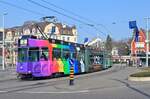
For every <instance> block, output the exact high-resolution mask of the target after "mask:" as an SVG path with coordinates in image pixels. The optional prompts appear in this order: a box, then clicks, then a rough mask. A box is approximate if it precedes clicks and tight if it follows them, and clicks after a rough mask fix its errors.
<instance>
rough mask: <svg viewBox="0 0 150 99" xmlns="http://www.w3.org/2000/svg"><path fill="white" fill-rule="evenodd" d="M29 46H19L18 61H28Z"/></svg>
mask: <svg viewBox="0 0 150 99" xmlns="http://www.w3.org/2000/svg"><path fill="white" fill-rule="evenodd" d="M27 50H28V49H27V48H18V62H26V61H27Z"/></svg>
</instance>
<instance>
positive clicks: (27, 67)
mask: <svg viewBox="0 0 150 99" xmlns="http://www.w3.org/2000/svg"><path fill="white" fill-rule="evenodd" d="M87 51H88V50H86V48H85V47H84V45H83V44H78V43H70V42H64V41H61V40H55V39H37V38H36V37H35V36H32V35H23V36H22V37H21V38H20V39H19V40H18V62H17V68H16V71H17V73H18V78H20V79H23V78H35V77H51V76H53V77H55V76H58V75H68V74H69V73H70V64H69V60H70V59H73V61H74V62H73V63H74V65H73V66H74V73H75V74H78V73H85V72H89V71H91V67H90V66H92V63H91V65H90V63H89V61H88V59H89V57H90V56H87V55H88V54H87ZM96 55H97V54H96ZM93 56H94V55H92V57H93ZM104 56H106V55H103V54H101V55H99V56H97V57H98V58H99V60H97V59H98V58H97V59H90V60H92V62H94V60H95V61H99V62H96V63H94V65H95V64H97V65H96V66H100V67H104V66H103V64H104V61H105V60H104V59H105V58H104ZM87 61H88V62H87ZM99 69H100V68H99Z"/></svg>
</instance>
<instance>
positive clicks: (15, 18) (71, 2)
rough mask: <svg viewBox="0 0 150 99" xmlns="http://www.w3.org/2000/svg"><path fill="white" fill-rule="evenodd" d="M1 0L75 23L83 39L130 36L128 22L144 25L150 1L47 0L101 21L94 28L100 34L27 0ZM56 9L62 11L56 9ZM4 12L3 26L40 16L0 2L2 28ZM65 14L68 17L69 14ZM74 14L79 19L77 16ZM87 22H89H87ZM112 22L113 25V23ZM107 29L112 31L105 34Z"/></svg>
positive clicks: (149, 9) (14, 24)
mask: <svg viewBox="0 0 150 99" xmlns="http://www.w3.org/2000/svg"><path fill="white" fill-rule="evenodd" d="M0 1H7V2H9V3H12V4H15V5H18V6H21V7H24V8H27V9H31V10H34V11H37V12H41V13H43V14H44V15H43V16H51V15H52V16H56V17H57V18H58V20H59V21H60V22H65V23H67V24H75V25H76V26H77V28H78V34H79V41H83V39H84V38H85V37H89V38H93V37H96V36H97V35H99V36H100V37H102V38H103V39H105V37H106V36H105V35H103V34H110V35H111V37H112V38H113V39H116V40H119V39H122V38H128V37H131V36H132V34H131V32H130V30H129V28H128V21H129V20H136V21H137V24H138V26H139V27H142V28H145V27H146V22H145V20H144V17H146V16H150V13H149V12H150V6H149V4H150V0H47V1H49V2H51V3H53V4H55V5H57V6H60V7H62V8H64V9H67V10H69V11H72V12H74V13H76V14H79V15H80V16H83V17H85V18H88V19H90V20H93V21H94V22H95V23H97V24H103V25H104V26H105V28H104V27H102V26H100V25H99V26H98V25H97V28H99V30H101V31H102V32H103V34H102V33H100V32H98V31H96V30H95V29H93V28H92V27H88V26H86V25H83V24H81V23H79V22H76V21H73V20H71V19H69V18H66V17H64V16H62V15H59V14H57V13H55V12H52V11H50V10H47V9H44V8H41V7H39V6H37V5H34V4H32V3H30V2H28V0H0ZM34 1H36V2H39V3H40V4H42V5H45V6H48V7H50V8H53V9H56V8H54V7H52V6H50V5H48V4H45V3H43V2H41V0H34ZM56 10H57V11H60V12H62V13H65V12H63V11H61V10H59V9H56ZM4 11H6V12H7V13H8V15H7V16H6V17H5V19H6V21H5V25H6V27H13V26H17V25H22V24H23V22H24V21H27V20H37V21H39V19H40V18H41V17H42V15H36V14H33V13H30V12H26V11H23V10H21V9H17V8H14V7H11V6H8V5H5V4H2V3H0V14H1V16H0V27H2V14H3V12H4ZM67 15H69V16H70V14H67ZM73 17H74V18H78V17H76V16H73ZM86 22H87V23H89V24H91V22H89V21H86ZM113 22H115V23H116V24H112V23H113ZM92 24H93V23H92ZM106 28H107V29H106ZM108 31H110V32H111V33H108Z"/></svg>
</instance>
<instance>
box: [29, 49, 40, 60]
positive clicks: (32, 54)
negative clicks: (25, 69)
mask: <svg viewBox="0 0 150 99" xmlns="http://www.w3.org/2000/svg"><path fill="white" fill-rule="evenodd" d="M29 61H30V62H37V61H39V48H29Z"/></svg>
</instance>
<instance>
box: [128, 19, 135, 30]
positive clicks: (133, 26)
mask: <svg viewBox="0 0 150 99" xmlns="http://www.w3.org/2000/svg"><path fill="white" fill-rule="evenodd" d="M129 28H130V29H134V28H137V25H136V21H129Z"/></svg>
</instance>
